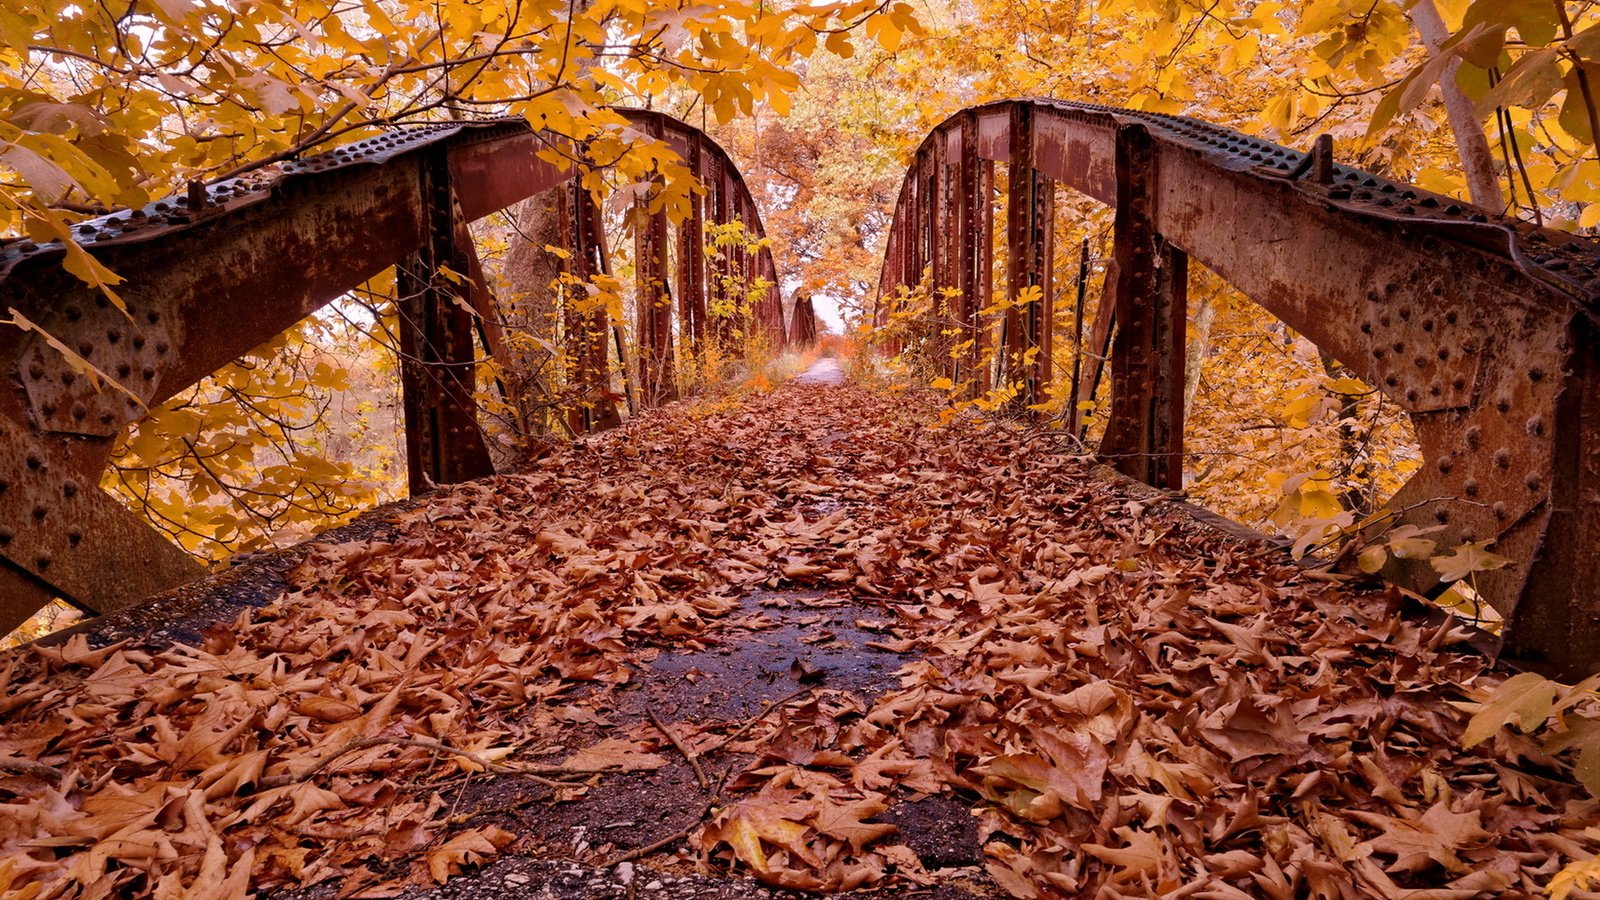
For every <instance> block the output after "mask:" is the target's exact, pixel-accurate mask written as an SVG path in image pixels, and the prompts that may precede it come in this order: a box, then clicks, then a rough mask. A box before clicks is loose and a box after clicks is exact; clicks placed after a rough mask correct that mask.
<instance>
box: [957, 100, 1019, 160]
mask: <svg viewBox="0 0 1600 900" xmlns="http://www.w3.org/2000/svg"><path fill="white" fill-rule="evenodd" d="M977 116H978V155H979V156H981V157H983V158H984V159H987V160H991V161H993V162H1006V161H1007V160H1009V159H1011V110H1010V109H1009V108H1008V107H1007V106H1005V105H996V106H993V107H979V109H978V110H977ZM951 121H953V120H951ZM948 124H951V122H946V125H948ZM939 127H940V129H943V128H945V125H940V126H939Z"/></svg>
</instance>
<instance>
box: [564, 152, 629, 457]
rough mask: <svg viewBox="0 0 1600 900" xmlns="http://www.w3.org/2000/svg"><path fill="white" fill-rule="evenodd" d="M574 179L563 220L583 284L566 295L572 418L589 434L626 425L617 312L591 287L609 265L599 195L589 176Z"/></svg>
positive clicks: (581, 431) (575, 273) (573, 270)
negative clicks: (618, 372)
mask: <svg viewBox="0 0 1600 900" xmlns="http://www.w3.org/2000/svg"><path fill="white" fill-rule="evenodd" d="M568 184H569V187H568V193H567V209H566V211H565V212H566V215H564V216H563V221H564V223H565V226H566V228H567V229H568V232H567V233H568V234H569V235H570V237H571V241H570V242H569V243H568V244H567V249H568V250H569V251H571V253H572V257H571V259H569V260H568V264H569V265H570V267H571V268H570V272H571V274H572V276H573V277H574V278H576V279H577V281H578V284H577V285H576V287H575V289H574V290H571V291H569V292H568V296H567V297H566V298H565V299H566V309H565V312H564V315H563V321H564V322H565V323H566V339H565V344H566V352H567V372H568V385H569V386H570V388H571V391H570V392H571V393H572V394H573V397H572V400H573V406H572V408H571V409H569V410H568V411H567V422H568V424H569V426H570V427H571V428H572V430H573V432H574V433H577V434H588V433H590V432H594V431H603V430H605V429H607V428H614V427H616V426H617V425H620V424H622V416H621V414H620V413H619V412H618V410H617V401H616V397H615V395H614V394H613V392H612V390H611V366H610V365H609V359H610V356H611V352H610V347H609V344H610V343H611V311H610V310H608V309H606V307H605V304H603V303H595V302H594V301H593V300H592V299H591V298H589V297H588V296H587V291H586V290H585V286H586V285H588V284H589V279H590V277H591V276H592V275H594V274H595V273H596V272H603V271H604V267H605V264H606V260H605V251H604V248H603V246H602V245H601V240H600V238H601V236H600V234H599V211H598V209H597V208H595V202H594V198H593V197H591V196H589V192H588V191H587V190H585V189H584V187H583V179H581V178H573V179H572V181H570V182H569V183H568ZM585 307H589V308H585Z"/></svg>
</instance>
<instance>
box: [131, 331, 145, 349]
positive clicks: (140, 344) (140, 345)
mask: <svg viewBox="0 0 1600 900" xmlns="http://www.w3.org/2000/svg"><path fill="white" fill-rule="evenodd" d="M133 349H135V350H143V349H144V335H142V334H140V335H134V338H133Z"/></svg>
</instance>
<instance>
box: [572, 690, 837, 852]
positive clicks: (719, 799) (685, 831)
mask: <svg viewBox="0 0 1600 900" xmlns="http://www.w3.org/2000/svg"><path fill="white" fill-rule="evenodd" d="M814 690H816V689H815V688H811V687H803V688H801V689H800V690H798V691H795V692H794V693H792V694H789V695H788V696H786V697H780V698H779V699H777V700H774V701H772V702H771V703H768V704H767V706H766V708H765V709H763V710H761V713H760V714H759V715H757V716H755V717H754V718H752V719H751V720H750V721H748V722H746V723H744V724H743V725H741V726H739V730H738V731H735V732H734V733H733V734H730V735H728V736H727V737H725V738H723V739H722V740H720V741H718V742H717V743H716V744H714V745H712V746H711V747H708V748H707V749H706V751H705V753H702V754H700V755H701V756H705V755H707V754H711V753H715V752H717V751H718V750H721V749H722V748H723V747H726V746H728V745H729V744H731V743H733V742H734V741H736V740H738V739H739V738H741V737H743V736H744V735H745V734H746V733H747V732H749V731H750V729H752V728H754V727H755V725H756V723H757V722H760V721H761V720H762V719H765V718H766V717H767V716H768V715H770V714H771V713H772V711H773V710H775V709H778V708H779V707H782V706H787V705H788V704H789V703H791V702H792V701H794V700H796V699H798V698H799V697H801V696H803V695H805V694H809V693H811V692H812V691H814ZM645 715H646V716H649V718H650V721H651V722H652V723H653V724H654V725H655V726H656V728H658V729H660V730H661V733H662V734H665V735H666V736H667V739H668V740H670V741H672V745H673V746H674V747H677V748H678V751H679V752H680V753H682V754H683V755H684V758H685V759H687V760H689V762H690V764H691V765H692V766H694V769H695V774H696V776H698V777H701V778H703V777H704V774H705V773H704V772H703V771H702V770H701V769H700V766H699V764H698V762H697V760H696V757H695V756H693V755H691V754H690V753H689V751H688V749H687V748H685V747H684V746H683V745H682V744H680V743H679V742H678V739H677V737H676V736H674V735H673V733H672V732H671V731H669V730H667V727H666V726H665V725H663V724H662V723H661V720H660V719H658V718H656V714H655V713H654V712H653V711H651V710H650V709H649V707H646V708H645ZM734 768H737V767H730V768H729V769H728V771H727V772H725V773H723V776H722V779H721V780H720V781H718V782H717V786H716V789H715V790H714V791H713V792H712V795H711V799H710V800H707V801H706V805H705V806H704V807H702V808H701V809H700V814H699V815H697V816H695V817H694V819H692V820H691V821H690V822H689V824H687V825H685V826H683V827H682V828H680V829H678V830H677V831H675V832H673V833H672V834H669V835H667V836H666V837H664V838H662V839H661V840H659V841H656V842H655V843H653V844H650V845H648V846H645V847H635V848H634V849H632V850H629V851H628V852H626V853H623V854H620V855H618V856H614V857H612V858H611V859H609V860H607V861H606V862H604V863H602V864H601V868H605V869H614V868H616V867H617V866H619V865H621V864H622V863H625V862H631V861H633V860H636V859H639V858H640V857H644V856H649V855H650V854H652V853H654V852H656V851H657V850H660V849H662V848H663V847H667V846H669V845H671V844H675V843H677V842H678V841H681V840H683V839H684V838H686V837H688V836H689V834H690V832H692V831H694V830H695V828H696V827H697V826H699V825H700V823H701V822H703V821H705V818H706V816H707V815H709V814H710V812H711V811H712V810H713V809H715V808H716V807H717V804H719V803H724V802H726V801H725V800H724V798H723V793H724V792H725V791H726V790H727V787H728V778H729V777H730V776H731V775H732V774H733V771H734ZM700 785H701V787H709V779H707V780H703V781H701V782H700Z"/></svg>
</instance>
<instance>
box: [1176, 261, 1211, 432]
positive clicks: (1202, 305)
mask: <svg viewBox="0 0 1600 900" xmlns="http://www.w3.org/2000/svg"><path fill="white" fill-rule="evenodd" d="M1216 318H1217V304H1216V302H1215V301H1214V300H1213V299H1212V292H1211V291H1207V292H1206V296H1204V297H1202V298H1200V302H1199V304H1197V305H1196V306H1195V309H1194V318H1193V319H1191V320H1190V323H1189V325H1190V332H1189V343H1187V344H1185V345H1184V348H1183V353H1184V357H1185V359H1184V361H1183V412H1184V416H1185V417H1187V416H1188V414H1189V411H1190V410H1192V409H1194V398H1195V394H1197V393H1199V391H1200V370H1201V367H1202V366H1204V365H1205V361H1206V357H1207V356H1208V355H1210V353H1211V323H1212V322H1214V321H1216Z"/></svg>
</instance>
